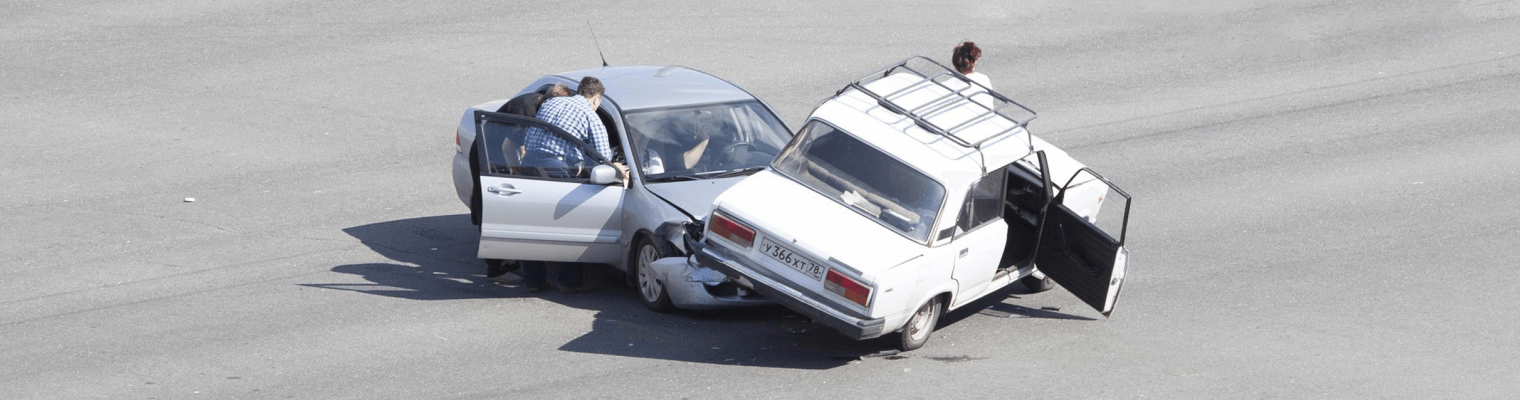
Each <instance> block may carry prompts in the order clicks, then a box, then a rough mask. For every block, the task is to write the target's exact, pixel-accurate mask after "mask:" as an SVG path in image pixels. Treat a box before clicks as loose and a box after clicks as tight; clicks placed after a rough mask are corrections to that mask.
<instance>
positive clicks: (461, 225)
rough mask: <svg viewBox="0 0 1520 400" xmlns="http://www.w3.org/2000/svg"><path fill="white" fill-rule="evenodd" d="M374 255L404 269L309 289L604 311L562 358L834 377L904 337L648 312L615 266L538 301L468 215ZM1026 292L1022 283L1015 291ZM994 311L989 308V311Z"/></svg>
mask: <svg viewBox="0 0 1520 400" xmlns="http://www.w3.org/2000/svg"><path fill="white" fill-rule="evenodd" d="M343 232H345V233H347V234H348V235H350V236H353V237H354V238H356V239H359V241H360V242H361V243H363V244H364V245H365V246H366V247H368V248H369V249H370V250H372V251H374V252H375V253H377V254H380V255H381V256H384V257H385V258H387V259H390V260H392V261H395V262H379V263H364V264H347V265H339V266H336V267H333V268H332V272H336V273H340V274H349V275H357V276H359V277H362V278H363V279H364V280H366V281H368V283H351V282H343V283H307V284H300V285H301V286H307V287H315V288H323V289H334V290H345V291H352V292H358V293H365V294H373V295H378V296H386V297H393V298H402V299H409V300H465V299H490V298H503V299H508V298H525V297H537V298H541V299H543V300H545V301H548V302H552V303H555V304H559V305H562V306H566V307H573V308H578V309H583V310H590V311H595V312H596V314H595V320H594V321H593V322H592V329H591V331H589V332H586V333H585V334H583V335H581V336H579V337H577V338H575V339H572V340H570V341H569V342H567V343H565V344H564V345H562V346H560V347H559V350H562V351H569V352H577V353H588V354H605V355H613V356H623V357H638V358H649V359H660V360H672V361H685V362H696V363H708V364H721V365H745V366H761V367H772V368H794V369H830V368H836V367H840V366H845V365H849V364H851V363H856V362H859V361H858V360H861V359H862V358H871V357H873V356H881V355H884V354H890V353H891V352H892V349H894V348H895V347H894V341H895V337H894V335H892V334H888V335H886V336H884V337H882V338H878V339H871V340H862V341H857V340H853V339H850V338H848V337H846V336H844V335H841V334H839V333H838V332H836V331H834V330H833V329H832V328H828V327H826V326H823V325H819V324H816V323H813V322H811V321H808V319H806V318H803V317H801V316H799V315H798V314H796V313H794V312H792V311H791V310H788V309H786V308H784V307H780V306H763V307H753V308H742V309H728V310H714V311H684V310H681V311H675V312H670V313H658V312H654V311H651V310H649V309H646V308H645V307H644V306H643V304H642V303H640V302H639V300H638V293H637V291H636V290H634V289H633V288H629V287H627V286H626V285H624V284H623V280H624V278H623V275H622V273H621V272H620V271H616V270H613V269H612V268H611V267H604V266H603V267H590V268H587V269H586V281H587V282H588V283H591V284H593V286H594V287H595V290H594V291H592V292H589V293H577V294H560V293H557V292H554V291H552V290H550V291H544V292H539V293H529V292H527V290H526V289H524V288H522V287H521V286H520V285H502V284H498V283H496V282H493V281H490V280H488V279H486V277H485V263H484V262H482V261H480V260H479V259H476V258H475V254H476V246H477V245H478V232H477V231H476V228H475V226H474V225H471V224H470V216H469V215H468V214H461V215H444V216H433V217H420V218H410V219H402V220H396V221H386V222H378V223H373V224H367V225H360V226H355V227H351V228H347V229H344V230H343ZM1012 287H1017V288H1016V289H1017V290H1023V288H1022V285H1012V286H1011V288H1012ZM1000 293H1002V295H1000V294H993V295H990V296H988V297H987V298H984V299H982V300H979V301H978V302H977V303H973V304H972V305H969V306H967V307H965V308H962V309H960V310H957V311H956V312H952V313H949V314H947V315H945V316H944V318H941V320H940V323H939V326H940V328H941V329H943V328H944V327H945V326H948V325H951V324H954V323H956V322H957V321H960V320H962V319H965V318H968V317H970V316H972V315H975V314H977V312H976V311H974V310H981V309H985V308H987V307H994V308H999V307H1019V306H1012V305H1008V304H1003V303H1001V301H1002V300H1003V299H1006V298H1008V297H1009V296H1014V293H1017V292H1016V291H1013V290H1010V289H1004V290H1003V291H1001V292H1000ZM983 303H985V304H983ZM1010 309H1011V310H1014V311H1019V312H1024V313H1027V314H1026V315H1028V316H1030V317H1037V318H1061V319H1089V318H1082V317H1076V316H1070V315H1066V314H1060V313H1056V312H1049V311H1043V310H1034V309H1028V308H1024V307H1020V308H1010Z"/></svg>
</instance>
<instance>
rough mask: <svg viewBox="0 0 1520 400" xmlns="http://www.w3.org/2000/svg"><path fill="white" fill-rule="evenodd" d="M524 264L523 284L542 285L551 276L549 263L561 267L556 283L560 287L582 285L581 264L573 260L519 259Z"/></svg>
mask: <svg viewBox="0 0 1520 400" xmlns="http://www.w3.org/2000/svg"><path fill="white" fill-rule="evenodd" d="M517 263H518V264H519V265H521V266H522V277H523V285H525V286H530V287H532V286H537V287H542V286H543V284H544V281H545V280H547V279H548V278H549V269H548V266H549V265H551V264H552V265H556V266H558V267H559V273H558V274H557V275H558V276H556V277H555V280H554V282H555V284H554V286H557V287H559V288H572V287H576V286H580V285H581V264H580V263H573V262H549V261H518V262H517Z"/></svg>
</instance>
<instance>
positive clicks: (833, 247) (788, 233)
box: [717, 170, 925, 279]
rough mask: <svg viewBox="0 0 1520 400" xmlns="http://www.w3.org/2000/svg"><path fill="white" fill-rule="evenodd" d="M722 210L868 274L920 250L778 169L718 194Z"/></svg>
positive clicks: (787, 242)
mask: <svg viewBox="0 0 1520 400" xmlns="http://www.w3.org/2000/svg"><path fill="white" fill-rule="evenodd" d="M717 203H718V204H719V207H720V208H722V209H723V211H724V212H725V213H728V214H730V215H733V216H734V217H736V218H739V219H741V220H744V221H748V222H750V223H752V224H755V225H759V226H756V227H755V228H757V229H758V230H760V232H761V234H762V235H765V236H766V237H769V238H771V239H772V240H774V241H776V242H778V243H781V244H782V245H784V246H789V247H793V248H796V249H801V250H804V251H806V252H808V253H811V254H812V255H813V256H816V257H819V258H820V259H819V260H816V261H819V262H826V261H828V259H830V258H832V259H835V260H837V262H840V263H843V264H845V265H847V266H849V267H850V268H853V269H856V270H859V271H860V272H861V273H862V274H864V275H866V277H867V278H868V279H873V278H874V277H875V276H876V275H877V274H880V273H882V272H885V271H886V270H888V269H891V268H892V267H895V266H897V265H899V264H902V263H903V262H904V261H908V260H910V259H912V258H914V257H917V256H919V255H922V254H924V251H925V247H924V245H923V244H921V243H918V242H915V241H913V240H910V239H908V238H906V237H903V236H902V235H899V234H897V233H896V232H893V231H891V230H889V229H888V228H886V227H883V226H881V225H880V224H877V223H876V222H874V221H871V220H870V219H869V218H867V217H864V216H861V215H860V214H857V213H855V212H854V211H852V210H850V209H849V208H846V207H845V206H843V205H840V204H839V203H837V202H835V201H833V200H830V199H828V198H826V197H824V196H823V195H820V194H818V192H814V191H813V190H812V189H808V188H807V187H805V186H802V185H801V184H798V183H797V182H796V181H793V180H791V179H790V178H787V177H785V176H782V175H780V174H779V173H777V172H775V171H771V170H765V171H761V172H758V173H756V174H755V175H754V176H752V177H750V178H749V179H747V180H745V181H744V182H741V183H739V184H738V185H734V187H733V189H730V190H729V191H728V192H725V193H724V194H723V196H722V197H720V198H718V200H717Z"/></svg>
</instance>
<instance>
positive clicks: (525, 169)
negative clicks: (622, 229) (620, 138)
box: [480, 119, 596, 181]
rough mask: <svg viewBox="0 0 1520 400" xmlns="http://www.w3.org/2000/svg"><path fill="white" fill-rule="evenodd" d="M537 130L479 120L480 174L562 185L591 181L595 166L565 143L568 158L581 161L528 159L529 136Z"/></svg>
mask: <svg viewBox="0 0 1520 400" xmlns="http://www.w3.org/2000/svg"><path fill="white" fill-rule="evenodd" d="M539 130H540V129H538V128H533V127H531V126H529V125H526V124H523V123H518V122H513V121H493V120H490V119H484V120H482V122H481V124H480V131H481V133H482V136H483V137H484V140H483V141H482V142H481V145H482V147H481V149H480V151H481V152H482V153H484V155H485V157H484V160H485V164H486V165H485V168H482V169H481V173H482V174H490V175H497V176H512V177H522V178H536V179H552V180H564V181H585V180H588V179H590V178H591V168H592V167H595V166H596V162H595V161H594V160H592V158H591V157H590V156H587V155H586V154H585V152H584V151H583V150H582V149H581V148H579V147H576V146H574V145H570V144H568V143H565V146H564V148H565V149H566V150H567V151H568V152H569V154H572V155H579V156H580V157H578V158H579V159H580V161H577V160H576V158H577V157H574V156H571V157H563V158H562V159H561V158H543V157H528V155H527V149H526V144H527V141H528V136H529V135H530V134H531V133H533V131H539ZM538 133H539V134H542V133H543V132H541V131H540V132H538Z"/></svg>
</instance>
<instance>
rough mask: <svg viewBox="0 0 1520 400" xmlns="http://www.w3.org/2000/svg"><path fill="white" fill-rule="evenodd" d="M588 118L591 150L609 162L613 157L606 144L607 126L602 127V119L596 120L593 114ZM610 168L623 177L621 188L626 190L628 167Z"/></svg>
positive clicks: (610, 148) (615, 164) (613, 164)
mask: <svg viewBox="0 0 1520 400" xmlns="http://www.w3.org/2000/svg"><path fill="white" fill-rule="evenodd" d="M590 118H591V121H590V122H591V123H590V124H589V125H591V143H590V144H591V148H593V149H596V151H597V152H599V153H602V156H603V157H607V161H608V162H611V161H612V159H613V158H615V157H614V156H613V154H612V146H611V145H609V144H608V140H607V136H608V135H607V126H605V125H602V119H601V118H597V117H596V114H594V113H593V114H592V115H591V116H590ZM612 166H613V167H617V169H618V172H619V173H620V174H621V175H622V176H623V188H624V189H627V188H628V167H626V166H623V164H619V163H612Z"/></svg>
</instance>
